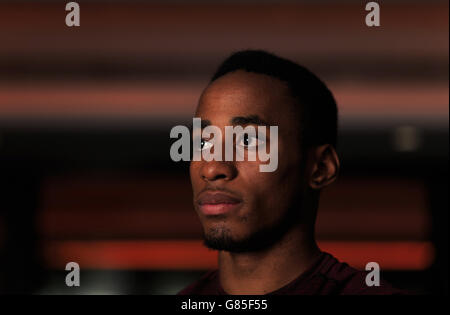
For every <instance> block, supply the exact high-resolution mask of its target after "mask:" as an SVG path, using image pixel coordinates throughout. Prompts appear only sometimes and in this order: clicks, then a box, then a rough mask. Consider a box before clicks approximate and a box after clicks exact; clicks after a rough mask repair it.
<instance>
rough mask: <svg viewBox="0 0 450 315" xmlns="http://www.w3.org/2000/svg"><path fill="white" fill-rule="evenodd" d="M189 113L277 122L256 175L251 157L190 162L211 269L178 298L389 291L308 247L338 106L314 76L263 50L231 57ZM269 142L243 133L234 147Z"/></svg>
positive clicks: (213, 119)
mask: <svg viewBox="0 0 450 315" xmlns="http://www.w3.org/2000/svg"><path fill="white" fill-rule="evenodd" d="M195 117H200V118H201V119H202V121H204V122H206V123H205V125H208V124H211V125H214V126H217V127H219V128H220V129H222V130H224V128H225V126H236V125H240V126H242V127H246V126H254V127H255V128H256V127H257V126H264V125H266V126H278V167H277V169H276V170H275V171H274V172H261V171H260V169H259V165H260V164H261V163H263V162H261V161H260V160H258V159H257V160H256V161H249V160H245V159H244V160H243V161H236V160H233V161H226V160H225V159H223V160H221V161H216V160H212V161H205V160H204V159H202V160H200V161H192V162H191V164H190V175H191V182H192V188H193V197H194V207H195V210H196V212H197V214H198V216H199V218H200V221H201V223H202V225H203V230H204V242H205V245H206V246H207V247H209V248H211V249H215V250H218V251H219V270H216V271H212V272H209V273H207V274H206V275H205V276H203V277H202V278H201V279H200V280H199V281H197V282H195V283H193V284H191V285H190V286H188V287H187V288H185V289H184V290H182V291H181V292H180V293H179V294H391V293H396V292H397V291H396V290H394V289H393V288H391V287H390V286H389V285H388V284H386V283H383V282H381V286H378V287H376V286H371V287H370V286H367V285H366V281H365V278H366V273H364V272H362V271H357V270H355V269H353V268H351V267H349V266H348V265H347V264H345V263H341V262H339V261H338V260H337V259H335V258H334V257H333V256H331V255H330V254H328V253H325V252H322V251H321V250H320V249H319V248H318V246H317V244H316V241H315V236H314V224H315V218H316V212H317V208H318V205H319V196H320V191H321V190H322V189H323V188H325V187H326V186H328V185H330V184H331V183H333V182H334V181H335V180H336V178H337V175H338V172H339V158H338V156H337V154H336V138H337V137H336V134H337V106H336V103H335V101H334V98H333V96H332V94H331V92H330V91H329V90H328V89H327V87H326V86H325V85H324V83H322V82H321V81H320V80H319V79H318V78H317V77H316V76H315V75H314V74H312V73H311V72H309V71H308V70H307V69H305V68H303V67H301V66H299V65H297V64H295V63H293V62H290V61H288V60H286V59H282V58H279V57H277V56H274V55H272V54H269V53H267V52H264V51H242V52H238V53H235V54H233V55H232V56H230V57H229V58H228V59H227V60H225V62H224V63H223V64H222V65H221V66H220V67H219V69H218V70H217V72H216V74H215V75H214V76H213V78H212V80H211V82H210V84H209V85H208V86H207V88H206V89H205V90H204V92H203V93H202V95H201V97H200V100H199V104H198V107H197V111H196V114H195ZM208 141H209V139H202V142H201V145H202V148H203V147H206V145H207V144H208ZM270 141H275V139H270V138H267V137H266V139H264V140H261V139H250V138H249V137H247V138H246V139H244V141H243V144H242V145H243V146H244V147H245V150H250V149H251V148H252V147H254V146H259V145H267V144H268V143H269V142H270ZM267 147H268V146H267ZM264 163H265V162H264Z"/></svg>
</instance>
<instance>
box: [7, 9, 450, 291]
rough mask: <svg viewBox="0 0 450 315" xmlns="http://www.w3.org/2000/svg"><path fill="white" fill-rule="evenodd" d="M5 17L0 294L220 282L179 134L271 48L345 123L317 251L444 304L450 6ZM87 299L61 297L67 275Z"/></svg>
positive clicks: (49, 12)
mask: <svg viewBox="0 0 450 315" xmlns="http://www.w3.org/2000/svg"><path fill="white" fill-rule="evenodd" d="M67 2H68V1H1V2H0V292H2V293H36V294H56V293H62V294H80V293H81V294H90V293H97V294H132V293H143V294H174V293H176V292H178V291H179V290H180V289H182V288H183V287H184V286H185V285H187V284H189V283H190V282H192V281H194V280H195V279H197V278H198V277H199V276H200V275H201V274H203V273H204V272H205V271H206V270H209V269H212V268H215V267H216V263H217V262H216V252H214V251H209V250H207V249H205V248H203V246H202V243H201V226H200V224H199V222H198V221H197V217H196V215H195V213H194V211H193V208H192V205H191V204H192V202H191V190H190V183H189V178H188V165H187V163H175V162H172V161H171V159H170V156H169V148H170V145H171V144H172V143H173V140H172V139H170V138H169V132H170V129H171V128H172V127H173V126H175V125H178V124H188V123H189V122H190V121H191V120H190V119H191V117H192V114H193V111H194V109H195V106H196V103H197V100H198V97H199V95H200V93H201V91H202V89H203V88H204V87H205V85H206V84H207V82H208V79H209V78H210V76H211V75H212V74H213V72H214V70H215V68H216V67H217V66H218V64H219V63H220V62H221V61H222V60H223V59H224V58H225V57H226V56H228V55H229V54H230V53H232V52H233V51H236V50H240V49H248V48H253V49H266V50H268V51H271V52H273V53H276V54H279V55H281V56H283V57H287V58H290V59H292V60H294V61H296V62H298V63H300V64H302V65H304V66H306V67H308V68H309V69H310V70H312V71H313V72H315V73H317V74H318V75H319V76H320V77H321V78H322V79H323V80H324V81H325V82H326V83H327V84H328V85H329V87H330V89H331V90H332V91H333V93H334V95H335V97H336V99H337V102H338V107H339V111H340V131H339V147H338V153H339V155H340V158H341V163H342V172H341V176H340V178H339V180H338V181H337V183H335V184H333V185H332V186H331V187H329V188H327V189H326V190H325V192H324V194H323V196H322V199H321V204H320V209H319V217H318V221H317V237H318V239H319V245H320V247H321V248H322V249H323V250H326V251H329V252H331V253H332V254H334V255H335V256H337V257H338V258H339V259H341V260H344V261H346V262H348V263H349V264H351V265H353V266H355V267H358V268H361V269H364V266H365V264H366V263H367V262H369V261H375V262H378V263H379V264H380V267H381V276H382V277H384V278H385V279H387V280H389V281H391V282H392V283H393V284H394V285H396V286H398V287H401V288H407V289H410V290H414V291H415V292H418V293H428V294H448V212H447V211H448V117H449V116H448V114H449V112H448V109H449V107H448V101H449V91H448V87H449V86H448V48H449V37H448V35H449V34H448V9H449V8H448V1H436V0H433V1H378V3H379V4H380V7H381V11H380V17H381V26H380V27H371V28H369V27H367V26H366V25H365V16H366V14H367V13H368V12H367V11H365V4H366V2H368V1H350V0H348V1H320V2H319V1H270V0H268V1H172V0H169V1H162V0H161V1H143V0H142V1H137V0H135V1H125V0H124V1H88V0H80V1H78V3H79V4H80V8H81V26H80V27H67V26H66V25H65V17H66V14H67V12H66V11H65V5H66V3H67ZM71 261H74V262H77V263H78V264H79V265H80V267H81V286H80V287H67V286H66V285H65V276H66V274H67V273H68V272H67V271H65V270H64V268H65V265H66V264H67V263H68V262H71Z"/></svg>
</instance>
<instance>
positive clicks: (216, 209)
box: [199, 203, 241, 215]
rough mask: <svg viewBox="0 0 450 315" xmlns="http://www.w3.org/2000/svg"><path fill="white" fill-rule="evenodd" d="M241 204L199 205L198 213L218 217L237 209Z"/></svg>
mask: <svg viewBox="0 0 450 315" xmlns="http://www.w3.org/2000/svg"><path fill="white" fill-rule="evenodd" d="M240 205H241V203H218V204H203V205H200V206H199V207H200V211H201V212H202V213H203V214H204V215H218V214H224V213H227V212H230V211H232V210H233V209H236V208H238V207H239V206H240Z"/></svg>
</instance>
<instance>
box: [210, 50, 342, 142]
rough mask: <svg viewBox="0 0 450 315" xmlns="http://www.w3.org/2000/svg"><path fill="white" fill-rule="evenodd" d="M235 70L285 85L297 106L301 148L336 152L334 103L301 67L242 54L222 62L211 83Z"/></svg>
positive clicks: (257, 53)
mask: <svg viewBox="0 0 450 315" xmlns="http://www.w3.org/2000/svg"><path fill="white" fill-rule="evenodd" d="M237 70H245V71H247V72H253V73H260V74H266V75H269V76H272V77H275V78H277V79H279V80H281V81H283V82H285V83H287V85H288V87H289V90H290V91H291V93H292V96H293V97H294V98H295V99H296V100H297V101H298V103H299V104H301V109H300V113H301V115H300V116H301V118H300V120H301V134H300V137H301V142H302V147H304V148H307V147H311V146H316V145H321V144H331V145H333V146H334V147H335V148H336V146H337V127H338V113H337V105H336V101H335V99H334V97H333V94H332V93H331V92H330V90H329V89H328V88H327V86H326V85H325V84H324V83H323V82H322V81H321V80H320V79H319V78H318V77H317V76H316V75H315V74H313V73H312V72H311V71H309V70H308V69H306V68H305V67H303V66H300V65H298V64H296V63H294V62H292V61H290V60H287V59H284V58H281V57H278V56H276V55H274V54H271V53H268V52H266V51H263V50H244V51H238V52H235V53H233V54H232V55H231V56H229V57H228V58H227V59H225V61H224V62H223V63H222V64H221V65H220V66H219V68H218V69H217V71H216V72H215V74H214V75H213V77H212V79H211V83H212V82H213V81H215V80H217V79H218V78H220V77H222V76H224V75H226V74H227V73H230V72H233V71H237Z"/></svg>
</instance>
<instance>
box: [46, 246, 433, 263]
mask: <svg viewBox="0 0 450 315" xmlns="http://www.w3.org/2000/svg"><path fill="white" fill-rule="evenodd" d="M319 246H320V247H321V249H322V250H324V251H327V252H329V253H332V254H333V255H334V256H336V257H337V258H338V259H340V260H341V261H345V262H347V263H348V264H349V265H351V266H353V267H355V268H359V269H364V267H365V265H366V264H367V263H368V262H371V261H374V262H377V263H378V264H379V265H380V268H381V269H382V270H423V269H426V268H428V267H429V266H430V264H431V263H432V261H433V258H434V251H433V246H432V244H431V243H430V242H419V241H417V242H416V241H414V242H408V241H401V242H392V241H386V242H372V241H367V242H366V241H364V242H359V241H357V242H354V241H321V242H319ZM44 251H45V259H46V261H47V264H48V266H49V267H51V268H55V269H63V268H64V266H65V265H66V264H67V263H68V262H70V261H75V262H77V263H78V264H79V265H80V267H81V268H88V269H153V270H206V269H214V268H217V252H216V251H212V250H209V249H207V248H205V247H204V246H203V244H202V242H201V241H200V240H170V241H169V240H164V241H161V240H145V241H53V242H49V243H48V244H47V245H46V246H45V247H44Z"/></svg>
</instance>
